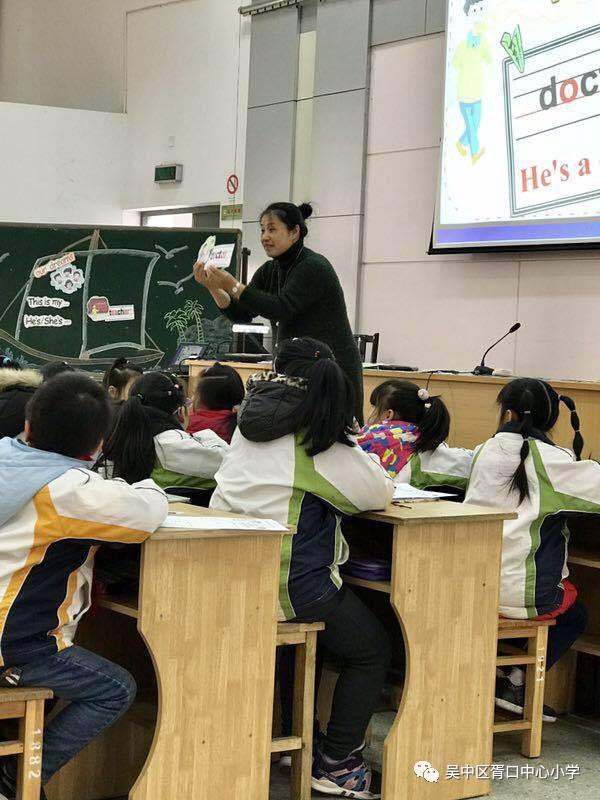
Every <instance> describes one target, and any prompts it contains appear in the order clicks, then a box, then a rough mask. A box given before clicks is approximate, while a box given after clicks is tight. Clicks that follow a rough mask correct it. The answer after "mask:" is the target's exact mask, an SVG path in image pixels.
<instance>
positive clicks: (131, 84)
mask: <svg viewBox="0 0 600 800" xmlns="http://www.w3.org/2000/svg"><path fill="white" fill-rule="evenodd" d="M238 6H239V0H187V1H186V2H181V3H171V4H169V5H166V6H161V7H157V8H150V9H146V10H142V11H135V12H131V13H129V14H128V15H127V31H126V37H127V39H126V40H127V114H128V119H129V145H130V147H129V158H128V163H129V166H128V173H127V180H126V194H125V196H126V206H127V207H129V208H146V207H158V206H161V207H168V206H177V205H179V206H185V205H205V204H213V203H221V202H226V201H227V200H228V196H227V192H226V179H227V176H228V174H229V173H231V172H237V173H238V174H239V176H240V178H242V177H243V175H242V166H243V153H244V148H245V130H246V108H247V85H248V77H247V76H248V59H249V23H247V22H245V21H243V20H242V18H241V17H240V15H239V14H238V13H237V8H238ZM238 75H239V78H238ZM160 163H181V164H183V166H184V179H183V183H182V184H181V185H179V186H155V185H154V182H153V177H154V166H155V165H156V164H160ZM241 197H242V187H241V186H240V193H239V198H240V199H241Z"/></svg>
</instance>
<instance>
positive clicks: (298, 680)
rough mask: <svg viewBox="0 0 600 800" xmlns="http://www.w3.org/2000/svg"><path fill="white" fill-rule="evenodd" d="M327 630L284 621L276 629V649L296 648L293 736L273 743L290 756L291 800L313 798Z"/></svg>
mask: <svg viewBox="0 0 600 800" xmlns="http://www.w3.org/2000/svg"><path fill="white" fill-rule="evenodd" d="M324 629H325V624H324V623H323V622H312V623H300V622H299V623H296V622H282V623H279V625H278V626H277V647H284V646H285V645H295V646H296V669H295V674H294V706H293V712H292V735H291V736H280V737H278V738H276V739H273V741H272V742H271V753H291V756H292V775H291V787H290V796H291V798H292V800H310V796H311V777H312V759H313V752H312V750H313V721H314V716H315V670H316V661H317V634H318V632H319V631H322V630H324Z"/></svg>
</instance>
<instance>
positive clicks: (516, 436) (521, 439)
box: [466, 378, 600, 721]
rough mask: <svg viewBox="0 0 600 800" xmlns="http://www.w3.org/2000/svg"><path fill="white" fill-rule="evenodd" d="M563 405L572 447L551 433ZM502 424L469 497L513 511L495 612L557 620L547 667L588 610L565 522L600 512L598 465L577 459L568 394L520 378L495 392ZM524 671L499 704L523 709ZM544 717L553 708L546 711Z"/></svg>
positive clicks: (504, 684) (500, 687) (480, 453)
mask: <svg viewBox="0 0 600 800" xmlns="http://www.w3.org/2000/svg"><path fill="white" fill-rule="evenodd" d="M561 403H562V404H564V405H565V406H566V408H567V410H568V411H569V414H570V418H571V426H572V428H573V452H571V451H570V450H566V449H564V448H562V447H557V446H556V445H555V444H554V443H553V442H552V440H551V439H550V437H549V433H550V431H551V430H552V428H553V427H554V425H555V424H556V421H557V420H558V416H559V412H560V407H561ZM498 405H499V406H500V427H499V429H498V432H497V433H496V435H495V436H494V437H493V438H492V439H489V440H488V441H487V442H485V443H484V444H482V445H480V446H479V447H478V448H477V449H476V450H475V457H474V461H473V469H472V472H471V477H470V480H469V486H468V489H467V495H466V502H468V503H475V504H476V505H482V506H494V507H497V508H502V509H508V510H513V511H516V513H517V519H514V520H508V521H506V522H505V523H504V540H503V547H502V572H501V578H500V613H501V614H502V615H503V616H505V617H509V618H513V619H555V621H556V625H555V626H553V627H551V628H550V629H549V632H548V633H549V637H548V654H547V659H546V669H550V668H551V667H552V666H553V665H554V664H555V663H556V662H557V661H558V659H559V658H560V657H561V656H562V655H563V654H564V653H566V652H567V650H568V649H569V648H570V647H571V645H572V644H573V643H574V642H575V640H576V639H577V638H578V637H579V636H580V635H581V633H582V632H583V630H584V628H585V625H586V621H587V614H586V611H585V607H584V606H583V605H582V604H581V602H580V601H578V600H577V589H576V588H575V586H573V584H572V583H571V582H570V581H569V580H568V575H569V571H568V569H567V546H568V540H569V533H568V527H567V525H568V521H569V516H570V515H571V514H574V513H589V514H599V513H600V465H599V464H597V463H596V462H595V461H582V460H581V453H582V450H583V438H582V436H581V433H580V431H579V417H578V415H577V410H576V408H575V403H574V402H573V400H572V399H571V398H570V397H566V396H562V395H559V394H558V393H557V392H556V391H555V390H554V389H553V388H552V386H550V384H549V383H546V382H545V381H542V380H537V379H534V378H518V379H516V380H513V381H511V382H510V383H508V384H507V385H506V386H505V387H504V388H503V389H502V391H501V392H500V394H499V395H498ZM523 700H524V689H523V674H522V671H521V670H520V669H518V668H515V669H513V670H512V672H511V673H510V675H508V676H506V677H505V678H500V679H499V681H498V684H497V686H496V702H497V704H498V705H500V706H501V707H503V708H507V709H509V710H512V711H517V712H518V713H520V712H521V711H522V709H523ZM544 718H545V719H546V720H547V721H553V720H554V719H555V714H554V712H552V710H551V709H546V710H545V715H544Z"/></svg>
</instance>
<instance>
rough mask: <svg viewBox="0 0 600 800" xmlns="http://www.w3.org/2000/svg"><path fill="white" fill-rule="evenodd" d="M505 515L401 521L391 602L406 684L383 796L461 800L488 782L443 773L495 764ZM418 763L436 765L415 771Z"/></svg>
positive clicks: (388, 746)
mask: <svg viewBox="0 0 600 800" xmlns="http://www.w3.org/2000/svg"><path fill="white" fill-rule="evenodd" d="M501 546H502V523H501V522H476V521H474V522H459V523H452V524H435V525H430V524H423V525H420V526H415V527H412V526H406V527H398V528H396V529H395V531H394V556H393V559H394V560H393V569H392V593H391V602H392V605H393V607H394V609H395V611H396V613H397V615H398V618H399V619H400V623H401V626H402V631H403V634H404V639H405V644H406V657H407V668H406V683H405V689H404V693H403V696H402V702H401V705H400V709H399V711H398V716H397V718H396V721H395V723H394V725H393V727H392V730H391V731H390V734H389V735H388V737H387V739H386V742H385V747H384V770H383V771H384V791H383V798H384V800H457V799H458V798H466V797H478V796H480V795H485V794H489V792H490V781H489V780H477V779H476V777H470V778H469V777H461V778H460V779H458V780H456V779H450V780H447V778H446V776H447V774H448V771H447V768H448V765H457V766H458V767H459V769H460V768H461V767H467V766H472V767H473V768H475V767H476V766H477V765H489V764H490V763H491V760H492V725H493V713H494V681H495V661H496V639H497V627H498V591H499V573H500V554H501ZM417 761H428V762H429V763H430V764H431V765H432V766H433V767H434V768H435V769H436V770H438V772H439V779H438V781H437V782H436V783H429V782H427V781H426V780H425V779H424V778H419V777H417V776H416V775H415V772H414V765H415V763H416V762H417Z"/></svg>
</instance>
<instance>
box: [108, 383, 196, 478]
mask: <svg viewBox="0 0 600 800" xmlns="http://www.w3.org/2000/svg"><path fill="white" fill-rule="evenodd" d="M185 400H186V397H185V392H184V391H183V388H182V386H181V384H180V383H178V381H177V378H176V377H175V376H174V375H170V374H169V373H165V372H146V373H145V374H144V375H141V376H140V377H139V378H138V379H137V380H136V381H135V383H134V384H133V386H132V387H131V392H130V395H129V399H128V400H126V401H125V402H124V403H123V404H122V405H121V407H120V409H119V411H118V413H117V416H116V419H115V424H114V427H113V430H112V432H111V434H110V436H109V437H108V439H107V441H106V444H105V446H104V448H103V451H102V457H101V459H100V462H99V465H100V466H103V465H105V464H107V463H108V462H110V463H112V465H113V476H114V477H115V478H123V479H124V480H126V481H127V483H137V482H138V481H143V480H145V479H146V478H149V477H150V475H151V474H152V471H153V470H154V467H155V465H156V452H155V448H154V433H153V426H152V419H151V416H150V415H151V409H157V410H158V411H162V412H163V413H164V414H165V415H169V414H174V413H175V412H176V411H177V409H179V408H181V407H182V406H184V405H185ZM180 427H181V426H180V424H179V422H178V421H177V420H176V419H175V417H173V428H175V429H176V428H180Z"/></svg>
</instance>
